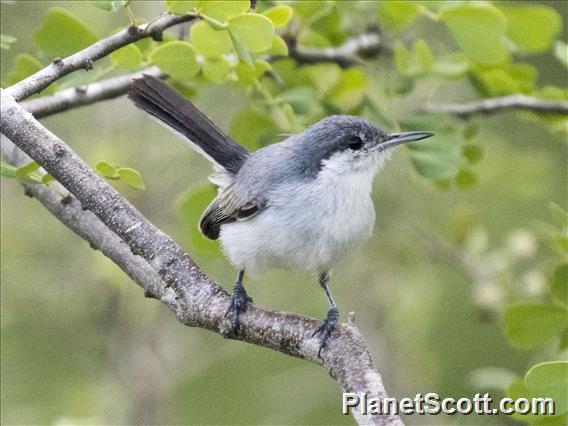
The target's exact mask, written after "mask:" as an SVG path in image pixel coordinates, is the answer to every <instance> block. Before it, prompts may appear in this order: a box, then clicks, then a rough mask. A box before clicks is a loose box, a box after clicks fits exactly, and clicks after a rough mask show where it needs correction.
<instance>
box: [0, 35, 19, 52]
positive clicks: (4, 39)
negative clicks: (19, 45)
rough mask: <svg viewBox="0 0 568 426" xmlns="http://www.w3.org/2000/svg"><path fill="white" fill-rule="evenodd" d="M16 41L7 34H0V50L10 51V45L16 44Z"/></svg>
mask: <svg viewBox="0 0 568 426" xmlns="http://www.w3.org/2000/svg"><path fill="white" fill-rule="evenodd" d="M17 41H18V39H17V38H16V37H13V36H11V35H8V34H0V49H2V50H10V45H11V44H13V43H15V42H17Z"/></svg>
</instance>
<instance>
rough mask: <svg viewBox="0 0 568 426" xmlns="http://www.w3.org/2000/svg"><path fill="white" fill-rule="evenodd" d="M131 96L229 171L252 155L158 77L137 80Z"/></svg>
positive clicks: (133, 85) (145, 77) (233, 170)
mask: <svg viewBox="0 0 568 426" xmlns="http://www.w3.org/2000/svg"><path fill="white" fill-rule="evenodd" d="M128 97H129V98H130V99H131V100H132V101H133V102H134V103H135V104H136V106H137V107H139V108H140V109H143V110H144V111H146V112H147V113H149V114H151V115H153V116H154V117H156V118H157V119H158V120H160V121H162V122H164V123H166V124H167V125H168V126H170V127H172V128H173V129H174V130H176V131H178V132H179V133H181V134H183V135H184V136H186V137H187V138H188V139H189V142H190V143H191V145H192V147H193V148H194V149H195V150H196V151H198V152H200V153H201V154H203V155H204V156H206V157H208V158H209V159H210V160H213V161H214V162H216V163H217V164H219V165H220V166H222V167H223V168H224V169H225V170H227V171H228V172H229V173H233V174H235V173H237V172H238V171H239V169H240V168H241V166H242V165H243V163H244V161H245V160H246V158H247V157H248V155H249V153H248V151H247V150H246V149H245V148H244V147H242V146H241V145H239V144H238V143H237V142H235V141H234V140H232V139H231V138H229V137H228V136H227V135H225V134H224V133H223V132H222V131H221V130H219V128H218V127H217V126H216V125H215V124H213V122H212V121H211V120H209V119H208V118H207V117H205V115H203V113H201V111H199V110H198V109H197V108H196V107H195V105H193V104H192V103H191V102H189V101H188V100H187V99H186V98H184V97H183V96H182V95H180V94H179V93H177V92H176V91H175V90H173V89H172V88H170V87H169V86H168V85H167V84H166V83H164V82H163V81H161V80H158V79H157V78H154V77H151V76H149V75H145V76H144V77H142V78H140V79H137V80H135V81H134V82H133V84H132V88H131V89H130V91H129V93H128Z"/></svg>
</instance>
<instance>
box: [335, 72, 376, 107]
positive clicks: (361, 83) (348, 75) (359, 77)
mask: <svg viewBox="0 0 568 426" xmlns="http://www.w3.org/2000/svg"><path fill="white" fill-rule="evenodd" d="M368 80H369V79H368V78H367V76H366V75H365V74H364V73H363V71H361V70H360V69H359V68H349V69H347V70H345V71H343V73H342V74H341V78H340V79H339V82H338V83H337V84H336V85H335V87H334V88H333V89H332V90H331V91H330V92H329V94H328V95H327V96H326V101H327V102H329V103H330V104H331V105H333V106H335V107H336V108H339V109H340V110H342V111H350V110H352V109H353V108H355V107H356V106H358V105H359V104H360V103H361V101H362V100H363V97H364V95H365V91H366V89H367V86H368Z"/></svg>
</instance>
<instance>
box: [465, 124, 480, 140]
mask: <svg viewBox="0 0 568 426" xmlns="http://www.w3.org/2000/svg"><path fill="white" fill-rule="evenodd" d="M477 133H479V125H478V124H476V123H474V122H471V121H469V122H467V123H466V125H465V126H464V128H463V132H462V136H463V138H464V139H465V140H466V141H469V140H471V139H473V138H475V137H476V136H477Z"/></svg>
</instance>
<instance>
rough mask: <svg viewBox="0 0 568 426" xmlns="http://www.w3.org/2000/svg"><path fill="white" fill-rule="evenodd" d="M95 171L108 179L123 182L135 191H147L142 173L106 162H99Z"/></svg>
mask: <svg viewBox="0 0 568 426" xmlns="http://www.w3.org/2000/svg"><path fill="white" fill-rule="evenodd" d="M95 170H96V171H97V173H98V174H99V175H101V176H103V177H104V178H106V179H109V180H119V181H122V182H124V183H125V184H127V185H128V186H130V187H132V188H134V189H139V190H144V189H146V186H145V185H144V181H143V180H142V176H141V175H140V172H138V171H137V170H135V169H132V168H130V167H122V166H118V165H112V164H110V163H108V162H106V161H99V162H98V163H97V164H96V166H95Z"/></svg>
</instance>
